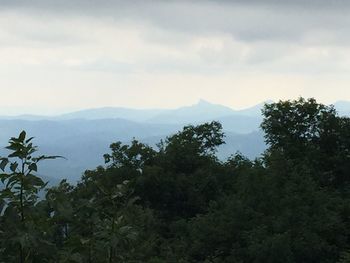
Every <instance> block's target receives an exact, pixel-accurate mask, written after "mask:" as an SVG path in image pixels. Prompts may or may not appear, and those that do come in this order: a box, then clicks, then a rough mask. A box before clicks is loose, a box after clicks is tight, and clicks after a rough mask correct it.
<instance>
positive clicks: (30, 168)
mask: <svg viewBox="0 0 350 263" xmlns="http://www.w3.org/2000/svg"><path fill="white" fill-rule="evenodd" d="M28 168H29V170H31V171H35V172H37V171H38V166H37V164H36V163H31V164H30V165H29V166H28Z"/></svg>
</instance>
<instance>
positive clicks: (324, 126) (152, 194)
mask: <svg viewBox="0 0 350 263" xmlns="http://www.w3.org/2000/svg"><path fill="white" fill-rule="evenodd" d="M262 113H263V121H262V123H261V128H262V130H263V132H264V136H265V141H266V144H267V145H268V148H267V150H266V151H265V152H264V153H263V154H262V155H261V156H260V157H259V158H256V159H254V160H250V159H248V158H247V157H245V156H243V155H242V154H240V153H235V154H233V155H232V156H231V157H229V158H228V159H226V160H224V161H223V160H221V159H220V158H218V157H217V149H218V147H219V146H220V145H222V144H224V143H225V134H224V133H223V130H222V125H221V124H220V123H219V122H216V121H213V122H208V123H204V124H199V125H189V126H185V127H184V128H183V129H182V130H181V131H179V132H178V133H176V134H174V135H172V136H169V137H168V138H166V139H165V140H162V141H160V142H159V144H158V148H154V147H151V146H148V145H146V144H143V143H142V142H139V141H136V140H134V141H132V143H131V144H123V143H121V142H115V143H112V144H111V145H110V152H109V153H106V154H105V155H104V159H105V164H104V165H103V166H98V167H97V168H96V169H94V170H87V171H86V172H85V173H84V175H83V176H82V178H81V179H80V181H79V182H78V183H77V184H75V185H71V184H69V183H68V182H67V181H66V180H63V181H62V182H60V183H59V184H58V185H56V186H53V187H52V186H51V187H48V186H47V184H46V182H44V181H43V179H42V178H41V177H39V176H38V174H37V173H38V172H39V173H40V164H41V163H42V162H55V159H59V158H64V157H61V156H46V155H36V154H37V147H36V146H35V144H34V143H33V141H34V140H35V139H33V138H32V137H28V136H27V134H26V132H24V131H23V132H21V134H20V135H19V136H18V137H13V138H11V139H10V141H9V144H8V146H7V150H8V151H9V155H8V156H7V157H3V158H1V159H0V169H1V174H0V179H1V181H2V184H3V185H2V186H1V188H0V262H3V263H12V262H16V263H17V262H20V263H24V262H26V263H29V262H30V263H34V262H53V263H68V262H69V263H100V262H101V263H105V262H108V263H112V262H113V263H114V262H130V263H131V262H134V263H137V262H140V263H141V262H142V263H143V262H145V263H177V262H179V263H190V262H205V263H209V262H211V263H219V262H223V263H225V262H226V263H232V262H234V263H235V262H237V263H239V262H241V263H244V262H249V263H260V262H261V263H267V262H269V263H270V262H271V263H279V262H281V263H289V262H305V263H308V262H310V263H318V262H324V263H331V262H337V263H349V262H350V118H348V117H340V116H339V115H338V114H337V112H336V110H335V109H334V107H332V106H326V105H322V104H319V103H317V102H316V101H315V100H314V99H303V98H300V99H298V100H294V101H280V102H277V103H270V104H266V105H265V106H264V108H263V110H262ZM48 176H49V175H48Z"/></svg>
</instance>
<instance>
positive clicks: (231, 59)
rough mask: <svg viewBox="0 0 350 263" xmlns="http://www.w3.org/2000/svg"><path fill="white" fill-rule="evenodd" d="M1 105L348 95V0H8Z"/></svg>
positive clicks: (2, 26) (1, 42) (3, 16)
mask: <svg viewBox="0 0 350 263" xmlns="http://www.w3.org/2000/svg"><path fill="white" fill-rule="evenodd" d="M0 10H1V11H0V57H1V60H0V90H1V91H6V93H4V92H3V93H4V94H5V96H4V106H6V107H10V106H18V107H19V106H25V107H28V108H31V109H34V108H35V107H39V106H40V108H50V109H52V108H57V109H58V110H59V109H68V108H69V109H71V108H85V107H98V106H105V105H111V106H118V105H121V106H133V107H176V106H179V105H183V104H191V103H193V102H194V101H195V100H197V99H199V98H205V99H208V100H211V101H214V102H218V103H223V104H226V105H229V106H233V107H244V106H249V105H252V104H254V103H257V102H259V101H262V100H266V99H280V98H282V99H284V98H293V97H297V96H313V97H316V98H319V99H320V100H321V101H324V102H333V101H335V100H338V99H349V100H350V92H349V91H348V85H349V83H350V77H349V71H350V52H349V51H350V50H349V44H350V43H349V42H350V41H349V40H350V37H349V36H350V34H349V33H350V32H349V31H350V16H348V11H350V2H349V1H342V0H338V1H326V0H317V1H301V0H295V1H277V0H266V1H258V0H251V1H243V0H237V1H225V0H217V1H157V0H155V1H136V0H135V1H112V0H110V1H106V0H105V1H96V0H95V1H93V0H84V1H83V0H75V1H74V0H70V1H68V0H60V1H54V0H45V1H44V0H34V1H30V3H29V1H19V0H11V1H10V0H9V1H6V0H5V1H1V3H0Z"/></svg>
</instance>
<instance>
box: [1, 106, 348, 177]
mask: <svg viewBox="0 0 350 263" xmlns="http://www.w3.org/2000/svg"><path fill="white" fill-rule="evenodd" d="M263 104H264V103H261V104H258V105H255V106H254V107H251V108H247V109H244V110H233V109H231V108H229V107H226V106H222V105H218V104H212V103H209V102H207V101H204V100H200V101H199V102H198V103H197V104H195V105H192V106H187V107H181V108H178V109H166V110H162V109H150V110H140V109H128V108H113V107H109V108H97V109H87V110H82V111H76V112H71V113H68V114H62V115H57V116H37V115H21V116H15V117H9V116H2V117H0V146H2V148H3V146H5V144H6V142H7V140H8V139H9V138H10V137H12V136H14V135H16V134H18V133H19V132H20V131H21V130H26V131H27V133H28V135H29V136H35V137H36V141H35V142H36V144H37V145H39V149H40V152H41V153H45V154H53V155H62V156H65V157H66V158H67V160H64V159H62V160H55V161H48V162H46V163H43V164H42V165H41V170H40V172H41V174H42V175H45V176H49V177H51V181H52V182H56V181H57V180H60V179H63V178H67V179H68V180H69V181H71V182H76V181H77V180H79V178H80V177H81V175H82V173H83V172H84V171H85V170H86V169H93V168H95V167H96V166H98V165H103V158H102V156H103V154H105V153H107V152H108V151H109V149H108V147H109V145H110V144H111V143H112V142H115V141H122V142H124V143H128V142H130V141H131V140H132V139H133V138H135V139H137V140H139V141H141V142H144V143H147V144H149V145H151V146H154V147H155V145H156V144H157V143H158V142H159V141H160V140H161V139H164V138H166V137H167V136H169V135H171V134H174V133H175V132H177V131H179V130H181V129H182V127H183V126H184V125H188V124H200V123H204V122H207V121H212V120H217V121H219V122H221V123H222V125H223V129H224V132H225V135H226V137H225V141H226V144H225V145H223V146H221V147H220V148H219V151H218V156H219V158H221V159H225V158H227V157H228V156H229V155H231V154H233V153H235V152H237V151H239V152H241V153H242V154H244V155H246V156H247V157H249V158H255V157H257V156H259V155H260V154H261V153H262V152H263V151H264V150H265V143H264V138H263V133H262V131H260V129H259V126H260V123H261V121H262V116H261V108H262V106H263ZM335 107H336V108H337V109H338V111H339V113H340V114H343V115H348V114H349V113H350V102H344V101H343V102H337V103H335ZM0 153H1V154H2V155H4V154H5V153H6V152H5V150H2V151H1V152H0Z"/></svg>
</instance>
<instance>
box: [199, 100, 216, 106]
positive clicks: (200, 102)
mask: <svg viewBox="0 0 350 263" xmlns="http://www.w3.org/2000/svg"><path fill="white" fill-rule="evenodd" d="M197 105H213V103H210V102H209V101H206V100H204V99H200V100H199V101H198V103H197Z"/></svg>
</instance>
